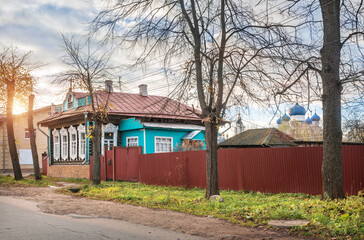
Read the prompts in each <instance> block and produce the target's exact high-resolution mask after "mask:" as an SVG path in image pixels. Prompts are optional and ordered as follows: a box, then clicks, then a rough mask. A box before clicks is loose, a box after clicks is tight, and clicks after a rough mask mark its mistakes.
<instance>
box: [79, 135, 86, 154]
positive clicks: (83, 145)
mask: <svg viewBox="0 0 364 240" xmlns="http://www.w3.org/2000/svg"><path fill="white" fill-rule="evenodd" d="M85 155H86V134H85V133H81V134H80V156H83V158H84V157H85Z"/></svg>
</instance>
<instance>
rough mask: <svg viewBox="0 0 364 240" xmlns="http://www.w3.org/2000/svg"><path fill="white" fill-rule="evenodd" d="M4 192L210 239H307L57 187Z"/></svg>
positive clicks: (76, 212) (49, 206)
mask: <svg viewBox="0 0 364 240" xmlns="http://www.w3.org/2000/svg"><path fill="white" fill-rule="evenodd" d="M0 195H3V196H14V197H16V198H21V199H25V200H29V201H32V202H36V203H37V206H38V208H39V209H40V210H41V211H42V212H44V213H50V214H57V215H71V216H80V217H82V216H92V217H96V218H111V219H117V220H123V221H127V222H130V223H135V224H141V225H144V226H150V227H159V228H163V229H167V230H171V231H175V232H181V233H189V234H193V235H197V236H201V237H205V238H210V239H261V240H263V239H266V240H268V239H287V240H288V239H306V238H299V237H295V236H291V235H289V234H288V233H287V232H285V231H282V230H281V231H277V232H276V231H273V230H269V229H266V228H264V227H261V228H246V227H242V226H239V225H236V224H231V223H229V222H227V221H223V220H219V219H216V218H213V217H196V216H191V215H188V214H184V213H177V212H173V211H166V210H154V209H149V208H145V207H138V206H132V205H127V204H121V203H114V202H108V201H98V200H92V199H87V198H76V197H73V196H69V195H63V194H58V193H56V192H55V189H54V188H50V187H44V188H38V187H27V188H23V187H10V188H6V187H1V186H0Z"/></svg>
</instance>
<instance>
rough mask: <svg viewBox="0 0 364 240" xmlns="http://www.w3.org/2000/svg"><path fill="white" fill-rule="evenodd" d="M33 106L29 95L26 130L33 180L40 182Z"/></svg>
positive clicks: (31, 95)
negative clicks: (27, 132)
mask: <svg viewBox="0 0 364 240" xmlns="http://www.w3.org/2000/svg"><path fill="white" fill-rule="evenodd" d="M33 105H34V94H30V95H29V104H28V130H29V138H30V149H31V151H32V158H33V169H34V178H35V180H42V175H41V174H40V168H39V160H38V152H37V144H36V141H35V130H34V125H33Z"/></svg>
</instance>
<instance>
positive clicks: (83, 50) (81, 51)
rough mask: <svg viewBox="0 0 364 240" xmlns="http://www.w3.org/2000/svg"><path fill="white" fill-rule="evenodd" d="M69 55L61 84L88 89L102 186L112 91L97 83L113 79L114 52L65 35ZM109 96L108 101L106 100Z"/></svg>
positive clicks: (97, 180)
mask: <svg viewBox="0 0 364 240" xmlns="http://www.w3.org/2000/svg"><path fill="white" fill-rule="evenodd" d="M62 38H63V43H64V51H65V56H64V57H63V58H62V62H63V63H64V64H65V65H67V66H68V68H69V70H68V71H66V72H64V73H61V74H60V75H59V76H58V77H57V81H60V82H69V81H72V82H73V84H74V86H75V87H76V88H79V89H82V90H85V91H87V92H88V93H89V95H90V99H91V112H90V115H91V116H90V117H91V120H92V121H93V123H94V125H93V128H92V129H89V131H90V138H92V145H93V148H92V149H93V175H92V182H93V184H95V185H97V184H100V183H101V177H100V155H101V127H102V124H103V123H104V122H105V121H107V107H108V98H109V95H110V92H105V91H101V90H98V89H97V83H100V81H104V80H109V79H112V77H113V70H114V67H112V66H111V64H110V58H111V52H110V51H108V50H106V48H105V47H103V46H101V45H99V44H96V43H92V42H91V40H90V38H82V39H80V40H76V39H75V38H74V37H66V36H65V35H62ZM105 95H106V98H105Z"/></svg>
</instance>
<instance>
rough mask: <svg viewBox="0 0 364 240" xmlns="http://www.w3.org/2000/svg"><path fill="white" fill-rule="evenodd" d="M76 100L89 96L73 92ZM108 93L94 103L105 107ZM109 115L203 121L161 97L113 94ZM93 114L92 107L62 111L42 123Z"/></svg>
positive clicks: (171, 100)
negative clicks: (87, 113)
mask: <svg viewBox="0 0 364 240" xmlns="http://www.w3.org/2000/svg"><path fill="white" fill-rule="evenodd" d="M73 94H74V96H75V97H76V98H82V97H85V96H87V95H88V94H87V93H77V92H73ZM107 95H108V93H107V92H105V91H98V92H97V94H96V97H94V102H95V104H96V106H97V105H104V104H105V102H106V99H107ZM108 101H109V103H108V114H109V115H117V116H128V117H152V118H165V119H182V120H201V118H199V117H198V116H196V115H195V114H194V113H192V108H191V107H189V106H187V105H185V104H182V103H180V102H178V101H175V100H173V99H170V98H166V97H161V96H152V95H148V96H141V95H139V94H131V93H120V92H112V93H110V96H109V100H108ZM84 112H91V105H86V106H82V107H78V108H77V109H72V110H69V111H64V112H63V111H62V112H59V113H56V114H53V115H52V116H50V117H48V118H46V119H44V120H42V121H40V123H46V122H48V121H53V120H60V119H63V118H66V117H68V116H74V115H77V114H81V113H82V114H83V113H84Z"/></svg>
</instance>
